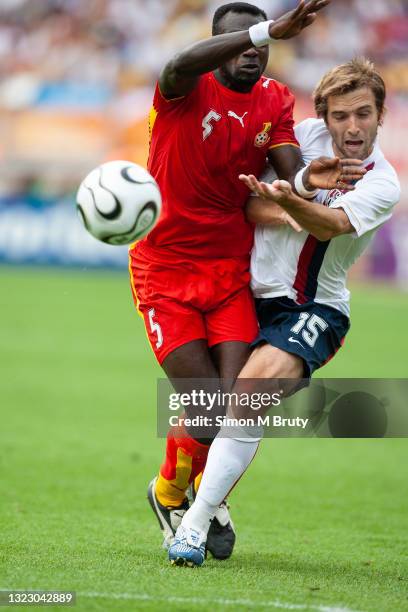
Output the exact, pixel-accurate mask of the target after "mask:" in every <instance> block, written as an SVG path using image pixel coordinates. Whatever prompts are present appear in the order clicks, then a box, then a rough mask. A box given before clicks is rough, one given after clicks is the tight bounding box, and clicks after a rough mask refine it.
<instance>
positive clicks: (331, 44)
mask: <svg viewBox="0 0 408 612" xmlns="http://www.w3.org/2000/svg"><path fill="white" fill-rule="evenodd" d="M297 2H298V0H254V2H253V3H254V4H257V5H258V6H260V7H261V8H263V9H264V10H265V11H266V12H267V14H268V16H269V17H271V18H273V17H276V16H278V15H279V14H282V13H283V12H285V11H286V10H290V9H291V8H293V7H294V6H296V5H297ZM220 4H223V2H220V1H213V0H87V1H86V2H84V1H83V0H35V1H33V0H0V73H1V86H0V105H1V106H2V107H8V108H21V107H24V106H25V105H27V104H32V103H44V104H47V103H48V104H51V103H55V104H57V103H58V102H59V101H60V100H64V102H65V104H68V105H69V104H70V103H71V104H72V105H74V106H75V105H76V104H82V105H84V106H85V105H89V106H92V105H94V106H95V105H98V104H104V103H106V102H107V101H109V100H112V98H119V97H120V96H121V95H122V94H126V93H127V92H129V91H131V90H133V89H134V88H137V87H143V86H149V85H151V84H152V83H153V82H154V80H155V79H156V77H157V74H158V72H159V70H160V67H161V66H162V64H163V62H164V61H165V60H166V59H167V58H168V57H170V56H171V55H172V54H173V53H175V52H176V51H177V50H179V49H181V48H182V47H183V46H184V45H187V44H189V43H191V42H193V41H195V40H197V39H199V38H203V37H206V36H208V35H210V24H211V17H212V14H213V12H214V10H215V9H216V8H217V7H218V6H219V5H220ZM362 54H364V55H367V56H369V57H371V58H372V59H374V60H375V61H376V62H377V63H378V65H379V66H380V67H382V68H383V71H385V76H386V78H387V81H388V83H389V84H390V85H391V87H392V88H393V89H394V90H396V91H398V92H405V93H407V92H408V2H407V1H406V0H333V1H332V4H331V6H330V7H329V8H328V9H326V10H325V11H323V12H322V13H321V14H320V15H319V19H318V21H317V22H316V23H315V24H314V25H313V27H312V28H310V29H309V30H307V31H306V32H305V33H304V34H302V36H300V37H298V38H296V39H293V40H291V41H284V42H279V43H276V45H275V46H274V49H273V52H272V53H271V62H270V65H269V67H268V70H269V71H270V73H271V74H273V75H274V76H275V77H277V78H279V79H281V80H283V81H284V82H286V83H288V84H289V85H291V86H292V87H294V88H295V89H296V90H300V91H305V92H309V91H310V90H311V89H312V88H313V86H314V84H315V83H316V81H317V80H318V78H319V77H320V76H321V74H322V73H323V71H324V70H325V69H326V68H328V67H330V66H332V65H333V64H335V63H338V62H340V61H343V60H346V59H348V58H350V57H351V56H353V55H362Z"/></svg>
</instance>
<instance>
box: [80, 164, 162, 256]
mask: <svg viewBox="0 0 408 612" xmlns="http://www.w3.org/2000/svg"><path fill="white" fill-rule="evenodd" d="M161 202H162V200H161V195H160V190H159V187H158V185H157V183H156V181H155V180H154V178H153V177H152V176H151V175H150V174H149V173H148V172H147V170H145V169H144V168H142V167H141V166H138V165H137V164H133V163H132V162H127V161H111V162H107V163H106V164H102V166H99V167H98V168H96V169H95V170H92V172H90V173H89V174H88V176H87V177H86V178H85V179H84V180H83V181H82V183H81V185H80V187H79V190H78V193H77V197H76V204H77V209H78V213H79V216H80V218H81V219H82V221H83V224H84V226H85V228H86V229H87V230H88V232H89V233H90V234H92V236H94V237H95V238H97V239H98V240H101V241H102V242H107V243H108V244H116V245H120V244H130V243H131V242H134V241H136V240H139V239H140V238H143V236H146V234H148V233H149V232H150V230H151V229H152V228H153V227H154V225H155V224H156V221H157V220H158V218H159V215H160V211H161Z"/></svg>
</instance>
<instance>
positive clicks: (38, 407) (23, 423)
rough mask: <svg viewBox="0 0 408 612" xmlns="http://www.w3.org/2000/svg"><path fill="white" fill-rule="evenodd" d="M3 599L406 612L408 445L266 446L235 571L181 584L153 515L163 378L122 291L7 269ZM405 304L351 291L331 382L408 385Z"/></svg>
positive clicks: (243, 494)
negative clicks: (399, 380)
mask: <svg viewBox="0 0 408 612" xmlns="http://www.w3.org/2000/svg"><path fill="white" fill-rule="evenodd" d="M0 282H1V293H2V297H1V301H2V330H1V336H0V337H1V340H0V342H1V352H0V355H1V362H0V367H1V396H0V404H1V413H2V419H1V443H0V470H1V481H2V482H1V503H0V543H1V545H0V555H1V566H0V588H1V589H45V590H51V589H58V590H75V591H77V609H78V610H83V611H92V610H106V611H110V610H129V611H130V610H186V611H190V610H212V611H213V610H263V609H272V610H273V609H283V610H295V611H296V610H317V611H320V612H334V611H335V610H340V609H341V610H343V609H346V610H353V611H354V610H359V611H365V612H368V611H374V610H375V611H381V612H383V611H388V610H390V611H393V612H394V611H397V610H408V589H407V587H408V559H407V551H408V536H407V522H408V519H407V517H408V495H407V488H408V487H407V483H408V478H407V476H408V468H407V450H408V440H395V439H394V440H393V439H389V440H371V441H370V440H365V441H363V440H327V439H308V440H299V439H290V440H266V441H265V442H264V443H263V445H262V448H261V450H260V452H259V454H258V456H257V458H256V460H255V462H254V463H253V465H252V466H251V468H250V472H248V474H247V475H246V477H244V478H243V479H242V481H241V482H240V484H239V486H238V487H237V489H236V490H235V491H234V492H233V494H232V496H231V505H232V512H233V517H234V519H235V523H236V528H237V534H238V538H237V545H236V550H235V553H234V555H233V557H232V558H231V559H230V560H229V561H227V562H217V561H215V560H209V561H208V562H207V563H206V565H205V566H204V567H203V568H201V569H195V570H190V569H186V568H174V567H170V566H169V565H168V564H167V562H166V558H165V553H164V551H162V550H161V548H160V543H161V538H160V533H159V531H158V527H157V524H156V519H154V517H153V515H152V514H151V511H150V508H149V507H148V504H147V501H146V485H147V483H148V481H149V480H150V478H151V477H152V476H153V475H154V474H155V472H156V471H157V469H158V466H159V463H160V461H161V457H162V449H163V441H162V440H158V439H157V438H156V435H155V425H156V423H155V385H156V378H157V377H158V376H159V375H160V370H159V368H158V367H157V366H156V364H155V361H154V358H153V356H152V354H151V352H150V349H149V348H148V346H147V340H146V337H145V334H144V330H143V326H142V322H141V320H140V319H139V317H138V316H137V315H136V314H135V311H134V309H133V305H132V303H131V296H130V291H129V288H128V283H127V278H126V276H125V275H124V274H120V273H117V274H113V273H112V274H107V273H102V272H100V273H98V272H90V271H83V272H63V271H59V270H36V269H17V268H15V269H14V268H3V269H1V270H0ZM407 311H408V297H407V295H403V294H398V293H395V292H394V290H393V289H391V288H383V289H370V288H367V287H365V288H356V290H355V293H354V297H353V301H352V312H353V314H352V318H353V321H352V323H353V325H352V331H351V332H350V334H349V336H348V339H347V342H346V345H345V348H344V349H343V350H342V351H340V353H339V354H338V355H337V357H336V358H335V359H334V360H333V361H332V362H331V363H330V364H329V365H328V366H327V367H326V371H325V375H326V376H328V377H336V376H350V377H353V376H358V377H360V376H361V377H364V376H367V377H407V376H408V367H407V348H406V338H407V336H406V331H405V330H406V325H407Z"/></svg>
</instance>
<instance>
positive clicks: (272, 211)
mask: <svg viewBox="0 0 408 612" xmlns="http://www.w3.org/2000/svg"><path fill="white" fill-rule="evenodd" d="M245 214H246V218H247V219H248V221H250V222H251V223H257V224H258V225H268V226H269V227H281V226H282V225H289V227H291V228H292V229H293V230H294V231H295V232H301V231H302V228H301V227H300V225H299V223H296V221H295V220H294V219H293V217H291V216H290V214H289V213H288V212H286V210H284V209H283V208H282V207H281V206H279V204H276V202H272V201H271V200H265V199H264V198H260V197H256V196H255V197H251V198H249V200H248V202H247V205H246V209H245Z"/></svg>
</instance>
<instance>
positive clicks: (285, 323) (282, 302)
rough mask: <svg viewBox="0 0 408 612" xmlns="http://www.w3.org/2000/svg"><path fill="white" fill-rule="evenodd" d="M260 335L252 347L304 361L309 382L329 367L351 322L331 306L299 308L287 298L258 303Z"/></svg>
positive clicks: (257, 301) (302, 305)
mask: <svg viewBox="0 0 408 612" xmlns="http://www.w3.org/2000/svg"><path fill="white" fill-rule="evenodd" d="M255 306H256V312H257V316H258V321H259V326H260V330H259V334H258V337H257V338H256V340H255V341H254V342H253V343H252V347H253V348H255V347H256V346H259V345H260V344H262V343H263V342H266V343H268V344H270V345H272V346H276V347H277V348H279V349H281V350H283V351H286V352H287V353H292V354H293V355H297V356H298V357H301V358H302V359H303V362H304V364H305V372H304V376H305V378H310V377H311V376H312V374H313V372H314V371H315V370H317V369H318V368H321V367H322V366H323V365H325V364H326V363H327V362H328V361H330V359H331V358H332V357H334V355H335V354H336V353H337V351H338V350H339V348H340V347H341V346H342V345H343V342H344V338H345V336H346V334H347V332H348V330H349V329H350V320H349V318H348V317H346V316H345V315H344V314H343V313H341V312H340V311H339V310H336V309H335V308H331V306H326V305H324V304H317V303H316V302H307V303H306V304H296V302H294V301H293V300H291V299H289V298H287V297H279V298H266V299H256V300H255Z"/></svg>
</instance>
